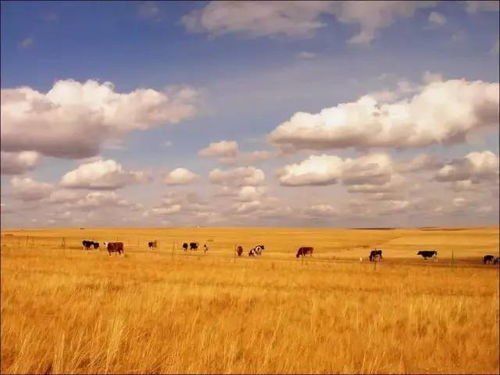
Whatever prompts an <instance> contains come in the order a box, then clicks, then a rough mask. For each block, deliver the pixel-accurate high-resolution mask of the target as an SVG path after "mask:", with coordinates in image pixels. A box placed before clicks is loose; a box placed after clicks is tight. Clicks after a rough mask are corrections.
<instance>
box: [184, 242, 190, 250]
mask: <svg viewBox="0 0 500 375" xmlns="http://www.w3.org/2000/svg"><path fill="white" fill-rule="evenodd" d="M188 247H189V245H188V244H187V243H186V242H184V243H183V244H182V248H183V249H184V251H186V250H187V249H188Z"/></svg>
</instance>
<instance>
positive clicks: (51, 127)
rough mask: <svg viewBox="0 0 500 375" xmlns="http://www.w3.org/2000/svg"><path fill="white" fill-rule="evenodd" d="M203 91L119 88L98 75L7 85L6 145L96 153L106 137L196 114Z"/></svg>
mask: <svg viewBox="0 0 500 375" xmlns="http://www.w3.org/2000/svg"><path fill="white" fill-rule="evenodd" d="M197 96H198V93H197V91H195V90H194V89H191V88H188V87H172V88H169V89H166V90H165V91H164V92H160V91H156V90H152V89H137V90H135V91H132V92H129V93H118V92H116V91H115V89H114V86H113V84H112V83H110V82H104V83H102V84H101V83H99V82H97V81H93V80H88V81H86V82H84V83H81V82H77V81H74V80H61V81H57V82H55V83H54V86H53V87H52V89H51V90H49V91H48V92H47V93H41V92H38V91H36V90H33V89H32V88H30V87H25V86H24V87H19V88H14V89H2V111H1V120H2V128H1V136H2V140H1V144H2V150H5V151H25V150H28V151H37V152H39V153H41V154H44V155H48V156H55V157H62V158H83V157H90V156H94V155H97V154H98V152H99V149H100V147H101V145H102V144H103V143H104V142H106V141H108V142H109V141H115V140H116V139H117V138H118V139H119V138H121V137H123V136H124V135H126V134H127V133H129V132H132V131H134V130H146V129H150V128H152V127H157V126H160V125H164V124H167V123H178V122H180V121H182V120H185V119H187V118H190V117H192V116H193V115H194V114H195V113H196V111H197V108H196V101H197Z"/></svg>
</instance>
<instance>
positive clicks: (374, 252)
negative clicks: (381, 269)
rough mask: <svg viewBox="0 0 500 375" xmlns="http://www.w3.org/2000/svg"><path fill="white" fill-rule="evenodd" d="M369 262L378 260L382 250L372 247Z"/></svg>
mask: <svg viewBox="0 0 500 375" xmlns="http://www.w3.org/2000/svg"><path fill="white" fill-rule="evenodd" d="M369 258H370V262H375V261H379V260H381V259H382V250H380V249H373V250H372V251H370V257H369Z"/></svg>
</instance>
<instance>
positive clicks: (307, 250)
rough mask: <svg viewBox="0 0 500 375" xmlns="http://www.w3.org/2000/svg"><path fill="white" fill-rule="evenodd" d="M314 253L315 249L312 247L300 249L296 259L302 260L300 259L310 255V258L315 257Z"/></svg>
mask: <svg viewBox="0 0 500 375" xmlns="http://www.w3.org/2000/svg"><path fill="white" fill-rule="evenodd" d="M313 251H314V247H310V246H303V247H299V249H298V250H297V255H296V257H297V258H300V257H303V256H306V255H307V254H309V255H310V256H312V255H313Z"/></svg>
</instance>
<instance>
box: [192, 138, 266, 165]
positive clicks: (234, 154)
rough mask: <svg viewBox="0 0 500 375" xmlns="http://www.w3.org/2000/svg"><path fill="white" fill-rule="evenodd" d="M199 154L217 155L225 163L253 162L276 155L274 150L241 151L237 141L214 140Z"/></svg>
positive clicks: (218, 159)
mask: <svg viewBox="0 0 500 375" xmlns="http://www.w3.org/2000/svg"><path fill="white" fill-rule="evenodd" d="M198 155H199V156H203V157H216V158H217V161H218V162H220V163H223V164H242V163H245V164H251V163H256V162H259V161H263V160H268V159H270V158H272V157H273V156H274V153H273V152H270V151H265V150H257V151H249V152H241V151H240V150H239V146H238V142H236V141H219V142H212V143H210V145H208V146H207V147H205V148H204V149H202V150H200V151H199V152H198Z"/></svg>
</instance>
